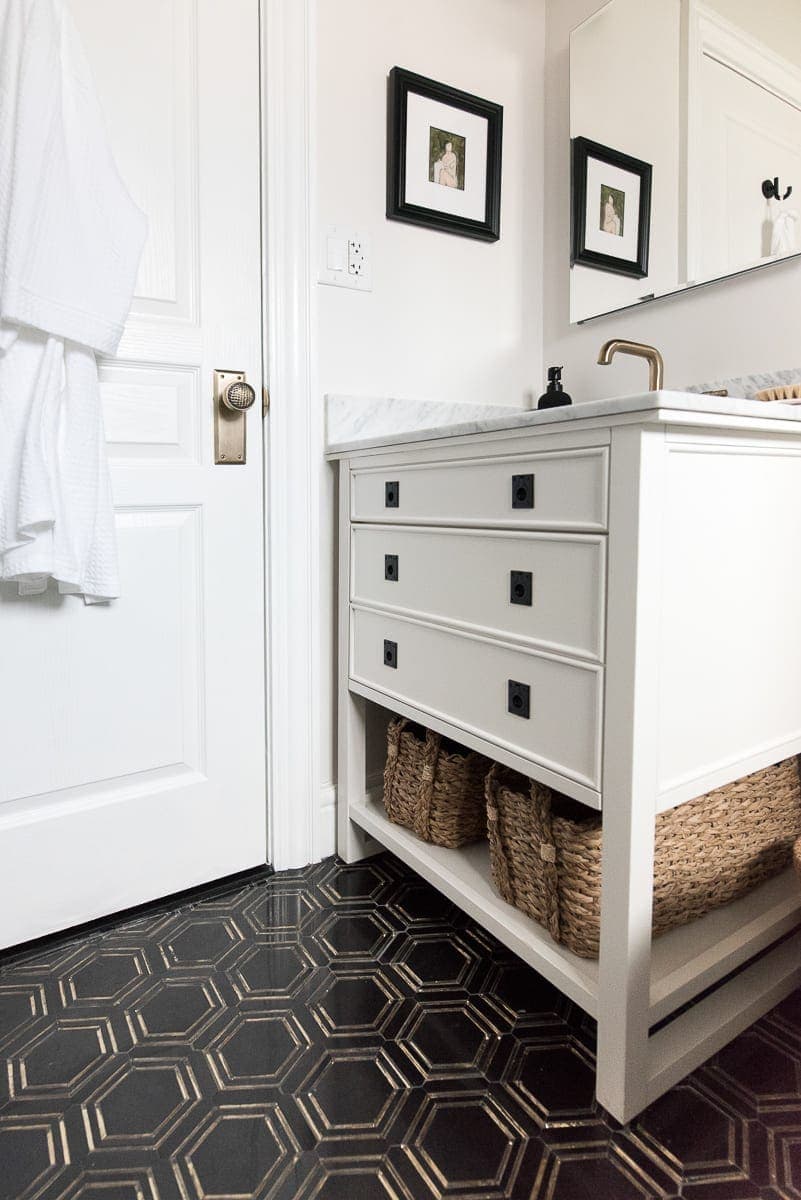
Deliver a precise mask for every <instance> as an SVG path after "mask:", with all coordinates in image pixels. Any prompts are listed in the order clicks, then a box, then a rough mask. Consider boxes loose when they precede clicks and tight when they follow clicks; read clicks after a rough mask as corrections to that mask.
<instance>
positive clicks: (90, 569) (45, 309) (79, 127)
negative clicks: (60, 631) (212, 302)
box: [0, 0, 146, 601]
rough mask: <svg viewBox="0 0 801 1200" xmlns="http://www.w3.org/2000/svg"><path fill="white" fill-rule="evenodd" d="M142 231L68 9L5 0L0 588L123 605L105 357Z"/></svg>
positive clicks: (0, 32)
mask: <svg viewBox="0 0 801 1200" xmlns="http://www.w3.org/2000/svg"><path fill="white" fill-rule="evenodd" d="M145 233H146V222H145V218H144V216H143V215H142V213H141V212H140V211H139V209H138V208H137V207H136V205H135V204H134V203H133V201H132V200H131V198H130V196H129V195H128V192H127V191H126V189H125V186H124V184H123V183H122V180H121V179H120V176H119V174H118V172H117V169H116V167H115V165H114V161H113V158H112V156H111V150H110V147H109V143H108V138H107V135H106V131H105V127H104V123H103V118H102V114H101V111H100V107H99V104H98V101H97V97H96V94H95V90H94V85H93V83H92V79H91V74H90V72H89V69H88V65H87V63H86V59H85V57H84V54H83V51H82V48H81V45H80V42H79V39H78V36H77V32H76V30H75V27H74V24H73V22H72V19H71V16H70V13H69V10H68V8H67V7H66V4H65V0H0V580H16V581H17V582H18V583H19V586H20V590H21V591H28V592H36V591H43V590H44V589H45V588H46V586H47V583H48V580H49V579H54V580H56V581H58V584H59V587H60V589H61V590H62V591H67V592H80V593H82V594H83V595H84V597H85V598H86V599H87V600H90V601H95V600H107V599H111V598H113V597H115V596H117V595H119V582H118V576H117V554H116V539H115V530H114V510H113V506H112V498H111V486H110V482H109V475H108V465H107V461H106V451H105V438H104V434H103V419H102V412H101V406H100V395H99V388H98V378H97V363H96V359H95V353H96V352H98V353H101V354H114V353H115V351H116V349H117V346H118V344H119V340H120V337H121V336H122V331H123V325H124V323H125V318H126V316H127V313H128V309H129V307H130V303H131V297H132V295H133V288H134V284H135V281H136V273H137V269H138V265H139V259H140V256H141V252H142V247H143V245H144V239H145Z"/></svg>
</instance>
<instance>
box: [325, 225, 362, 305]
mask: <svg viewBox="0 0 801 1200" xmlns="http://www.w3.org/2000/svg"><path fill="white" fill-rule="evenodd" d="M341 242H344V243H345V247H346V250H345V257H344V263H343V268H342V270H333V269H332V268H331V267H330V266H329V265H328V264H329V262H330V261H331V255H330V253H329V243H341ZM351 242H358V243H359V245H360V246H361V250H362V254H361V272H360V274H358V275H353V274H351V272H350V271H349V270H348V258H349V257H350V256H349V254H348V252H347V247H348V245H349V244H350V243H351ZM317 278H318V281H319V282H320V283H324V284H327V285H328V286H329V287H341V288H351V290H352V291H355V292H371V291H372V290H373V282H372V263H371V255H370V238H369V235H368V234H366V233H365V232H364V231H363V230H360V229H350V228H348V227H347V226H345V225H329V226H327V228H325V229H324V230H323V232H322V234H321V235H320V269H319V273H318V276H317Z"/></svg>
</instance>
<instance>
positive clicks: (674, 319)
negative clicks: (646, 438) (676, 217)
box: [544, 0, 801, 401]
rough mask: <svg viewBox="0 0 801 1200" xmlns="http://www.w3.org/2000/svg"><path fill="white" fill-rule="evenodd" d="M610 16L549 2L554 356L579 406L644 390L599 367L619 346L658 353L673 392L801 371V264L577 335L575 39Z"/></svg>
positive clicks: (548, 256) (595, 3)
mask: <svg viewBox="0 0 801 1200" xmlns="http://www.w3.org/2000/svg"><path fill="white" fill-rule="evenodd" d="M599 7H600V3H599V0H549V2H548V19H547V30H546V62H545V90H546V103H545V114H546V130H545V178H546V189H545V262H544V267H545V290H546V297H547V302H546V306H545V312H544V357H545V361H546V363H557V364H560V363H564V365H565V387H566V389H567V391H569V392H570V393H571V394H572V396H573V399H574V401H582V400H594V399H598V398H600V397H603V396H612V395H622V394H624V393H626V392H634V391H640V390H642V389H643V388H644V387H645V386H646V381H647V376H646V373H645V366H644V364H643V363H640V362H637V361H636V360H634V359H628V360H626V359H622V358H618V359H616V360H615V362H614V363H613V364H612V366H611V367H598V366H596V365H595V360H596V358H597V352H598V348H599V347H600V345H601V343H602V342H604V341H605V340H606V339H607V338H610V337H628V338H634V339H636V340H638V341H645V342H651V343H653V344H654V345H657V346H658V347H659V348H660V349H661V351H662V353H663V354H664V356H665V362H666V383H667V386H669V387H681V386H683V385H687V384H691V383H694V382H698V383H703V382H706V381H708V380H714V379H719V378H729V377H732V376H737V375H744V374H749V373H751V372H757V371H771V370H779V369H781V368H787V367H797V366H798V363H799V358H801V355H799V350H798V344H799V341H798V326H799V313H800V312H801V307H800V306H799V294H801V262H799V261H798V260H792V261H789V262H786V263H779V264H777V265H775V266H771V267H768V268H766V269H763V270H761V271H759V272H757V273H755V274H752V275H746V276H741V277H738V278H732V279H728V280H724V281H722V282H720V283H713V284H708V285H707V286H705V287H703V288H700V289H697V290H694V291H689V292H685V293H683V294H681V295H678V296H674V297H670V298H668V299H664V300H658V301H656V302H654V303H651V304H648V305H647V306H644V307H642V308H638V309H629V310H628V311H626V312H621V313H619V314H615V315H613V316H610V317H599V318H598V319H597V320H595V321H591V322H589V323H588V324H586V325H583V326H571V325H570V319H569V311H570V294H569V293H570V268H569V262H570V125H569V71H568V67H569V56H568V41H569V36H570V30H571V29H573V28H575V26H576V25H578V24H579V22H581V21H583V20H585V19H586V18H587V17H588V16H590V14H591V13H593V12H595V11H596V10H597V9H598V8H599Z"/></svg>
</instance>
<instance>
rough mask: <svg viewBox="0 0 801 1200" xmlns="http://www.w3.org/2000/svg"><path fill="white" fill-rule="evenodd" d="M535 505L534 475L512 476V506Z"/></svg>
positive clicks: (529, 506)
mask: <svg viewBox="0 0 801 1200" xmlns="http://www.w3.org/2000/svg"><path fill="white" fill-rule="evenodd" d="M533 507H534V476H533V475H513V476H512V508H533Z"/></svg>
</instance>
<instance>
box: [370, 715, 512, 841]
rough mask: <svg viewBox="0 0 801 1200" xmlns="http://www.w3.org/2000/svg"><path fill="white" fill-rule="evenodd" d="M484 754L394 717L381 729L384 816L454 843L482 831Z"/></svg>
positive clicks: (420, 833)
mask: <svg viewBox="0 0 801 1200" xmlns="http://www.w3.org/2000/svg"><path fill="white" fill-rule="evenodd" d="M491 765H492V764H491V763H490V761H489V759H486V758H484V757H483V755H481V754H473V753H471V752H469V751H467V750H464V749H463V748H462V747H461V746H456V745H455V744H454V743H451V742H448V741H447V740H446V739H444V738H441V737H440V736H439V734H437V733H433V732H432V731H431V730H430V729H421V728H420V727H419V726H411V725H410V724H409V722H408V721H404V720H400V719H395V720H393V721H391V722H390V725H389V729H388V730H387V761H386V766H385V768H384V806H385V808H386V810H387V816H388V817H389V819H390V821H394V822H395V824H396V825H405V826H406V828H407V829H411V830H413V832H414V833H416V834H417V835H418V837H421V838H423V839H424V840H425V841H427V842H433V843H434V844H435V845H437V846H448V847H450V848H451V849H455V848H456V847H457V846H464V845H466V844H467V843H468V842H477V841H480V840H481V839H483V838H486V836H487V806H486V801H485V799H484V780H485V778H486V775H487V772H488V771H489V769H490V766H491Z"/></svg>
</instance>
